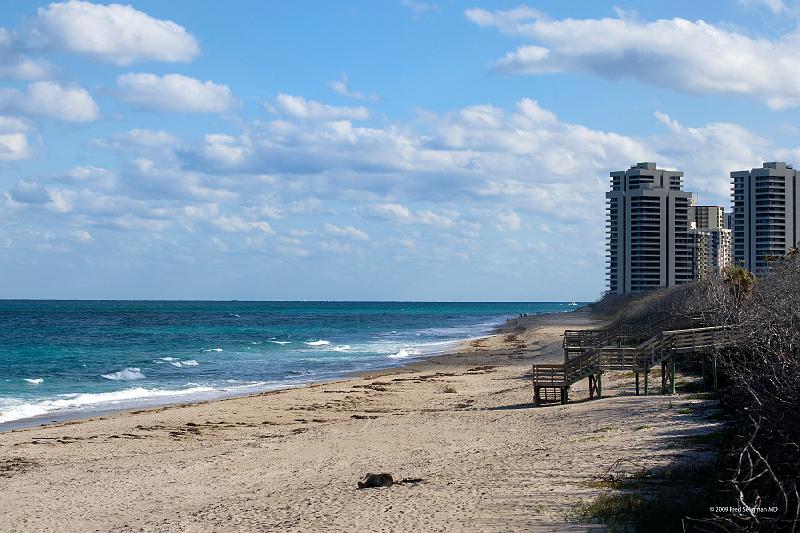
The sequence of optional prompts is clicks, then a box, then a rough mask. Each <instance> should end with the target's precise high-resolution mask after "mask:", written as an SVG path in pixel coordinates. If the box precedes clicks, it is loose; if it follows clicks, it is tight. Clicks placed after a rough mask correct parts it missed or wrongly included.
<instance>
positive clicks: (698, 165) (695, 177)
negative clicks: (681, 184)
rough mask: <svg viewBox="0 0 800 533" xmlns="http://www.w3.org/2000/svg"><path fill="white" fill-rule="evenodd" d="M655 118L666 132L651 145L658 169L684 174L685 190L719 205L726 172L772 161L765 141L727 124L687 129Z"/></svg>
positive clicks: (661, 115) (723, 195)
mask: <svg viewBox="0 0 800 533" xmlns="http://www.w3.org/2000/svg"><path fill="white" fill-rule="evenodd" d="M655 118H656V120H658V121H659V122H661V123H662V124H664V125H665V126H667V129H668V130H669V134H668V135H665V136H657V137H655V138H654V139H653V140H652V141H651V142H652V144H653V146H654V148H655V149H656V150H657V151H658V152H659V153H660V154H662V155H661V164H660V165H659V166H662V167H668V166H672V167H677V168H679V169H681V170H685V171H686V180H685V181H688V180H691V184H690V185H689V190H692V191H694V192H698V193H703V195H705V194H710V195H713V198H714V200H715V201H720V200H722V199H724V198H726V197H727V196H729V194H730V172H731V171H732V170H743V169H749V168H752V167H753V166H760V163H761V162H762V161H766V160H767V159H772V158H773V157H774V155H772V154H771V153H770V152H771V149H770V147H769V143H768V142H767V141H766V139H763V138H761V137H759V136H758V135H755V134H753V133H752V132H751V131H749V130H747V129H746V128H744V127H742V126H740V125H738V124H732V123H729V122H712V123H710V124H706V125H704V126H701V127H694V128H693V127H687V126H684V125H683V124H681V123H680V122H678V121H677V120H675V119H673V118H672V117H670V116H669V115H667V114H666V113H662V112H656V113H655Z"/></svg>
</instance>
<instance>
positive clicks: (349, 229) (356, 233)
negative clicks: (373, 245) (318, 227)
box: [323, 224, 369, 241]
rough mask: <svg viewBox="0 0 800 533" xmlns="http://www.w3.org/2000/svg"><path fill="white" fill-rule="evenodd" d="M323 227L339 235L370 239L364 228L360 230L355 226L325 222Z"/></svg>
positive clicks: (362, 239) (332, 233) (361, 239)
mask: <svg viewBox="0 0 800 533" xmlns="http://www.w3.org/2000/svg"><path fill="white" fill-rule="evenodd" d="M323 228H324V229H325V231H326V232H327V233H329V234H331V235H336V236H337V237H348V238H350V239H354V240H357V241H368V240H369V235H367V234H366V233H365V232H364V231H363V230H360V229H358V228H356V227H354V226H344V227H339V226H335V225H333V224H325V226H323Z"/></svg>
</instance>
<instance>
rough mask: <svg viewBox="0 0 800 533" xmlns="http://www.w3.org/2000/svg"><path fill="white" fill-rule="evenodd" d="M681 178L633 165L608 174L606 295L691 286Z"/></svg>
mask: <svg viewBox="0 0 800 533" xmlns="http://www.w3.org/2000/svg"><path fill="white" fill-rule="evenodd" d="M682 189H683V172H676V171H669V170H663V169H658V168H656V164H655V163H638V164H637V165H635V166H632V167H631V168H629V169H628V170H621V171H618V172H612V173H611V191H609V192H607V193H606V201H607V215H608V218H607V230H608V233H607V235H608V248H607V257H608V260H607V265H608V267H607V268H608V289H609V292H611V293H616V294H628V293H633V292H642V291H648V290H652V289H657V288H659V287H671V286H673V285H679V284H681V283H686V282H689V281H692V279H693V277H694V268H693V254H694V250H693V246H692V242H693V239H692V237H691V236H690V235H689V206H690V205H691V202H692V193H690V192H685V191H683V190H682Z"/></svg>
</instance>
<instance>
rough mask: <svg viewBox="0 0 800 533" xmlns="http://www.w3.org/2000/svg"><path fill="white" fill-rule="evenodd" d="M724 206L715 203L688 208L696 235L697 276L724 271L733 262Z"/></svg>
mask: <svg viewBox="0 0 800 533" xmlns="http://www.w3.org/2000/svg"><path fill="white" fill-rule="evenodd" d="M725 220H726V217H725V209H724V208H723V207H719V206H716V205H694V206H691V207H690V208H689V228H690V229H689V234H690V236H691V237H692V238H693V248H694V277H695V278H697V279H703V278H705V277H706V276H708V275H709V274H711V273H714V272H717V273H719V272H721V271H722V269H723V268H725V267H727V266H730V265H731V262H732V261H733V248H732V236H731V230H729V229H727V228H725V227H724V226H725Z"/></svg>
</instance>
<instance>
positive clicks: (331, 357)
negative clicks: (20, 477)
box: [0, 300, 581, 429]
mask: <svg viewBox="0 0 800 533" xmlns="http://www.w3.org/2000/svg"><path fill="white" fill-rule="evenodd" d="M578 305H581V304H575V303H574V302H572V303H567V302H564V303H542V302H529V303H500V302H498V303H428V302H425V303H422V302H240V301H231V302H196V301H191V302H184V301H180V302H178V301H15V300H6V301H0V429H3V428H4V426H6V427H9V426H10V425H12V424H16V425H18V424H19V422H20V421H23V420H26V419H32V420H33V419H35V420H36V421H41V422H47V421H50V419H64V418H70V417H79V416H89V415H91V414H94V413H98V412H105V411H109V410H117V409H125V408H133V407H141V406H153V405H160V404H167V403H174V402H182V401H190V400H201V399H209V398H217V397H224V396H235V395H241V394H247V393H250V392H258V391H263V390H270V389H275V388H282V387H290V386H297V385H301V384H305V383H309V382H314V381H320V380H325V379H331V378H336V377H340V376H344V375H346V374H348V373H351V372H356V371H362V370H370V369H377V368H386V367H392V366H397V365H401V364H404V363H407V362H409V361H411V360H413V359H415V358H420V357H428V356H432V355H436V354H441V353H443V352H446V351H447V350H448V348H451V347H452V346H454V344H455V343H457V342H458V341H460V340H463V339H467V338H472V337H478V336H482V335H485V334H487V333H489V332H490V331H491V330H492V329H493V328H494V327H495V326H496V325H498V324H500V323H502V322H504V321H505V320H506V319H507V318H510V317H516V316H518V315H519V314H521V313H528V314H539V313H553V312H567V311H572V310H574V309H576V308H577V306H578Z"/></svg>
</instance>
